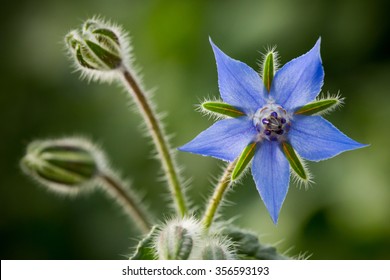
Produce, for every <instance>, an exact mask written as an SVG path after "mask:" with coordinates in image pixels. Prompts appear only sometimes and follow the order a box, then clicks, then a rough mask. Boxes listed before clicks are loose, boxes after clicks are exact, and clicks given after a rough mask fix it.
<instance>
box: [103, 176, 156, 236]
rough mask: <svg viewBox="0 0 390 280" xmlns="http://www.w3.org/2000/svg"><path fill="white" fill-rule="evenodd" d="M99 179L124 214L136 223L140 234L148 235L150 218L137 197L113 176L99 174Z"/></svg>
mask: <svg viewBox="0 0 390 280" xmlns="http://www.w3.org/2000/svg"><path fill="white" fill-rule="evenodd" d="M99 178H100V180H101V181H102V184H103V185H104V186H105V187H106V188H107V191H109V193H110V194H111V195H112V196H113V198H115V199H117V200H118V202H119V205H121V206H122V207H123V209H124V210H125V212H126V214H128V215H129V216H130V217H131V218H132V219H133V220H134V221H135V222H136V223H137V225H138V227H139V228H140V230H141V231H142V233H148V232H149V231H150V229H151V222H150V218H149V215H148V214H147V213H146V210H145V209H144V207H142V206H141V203H140V202H139V199H138V197H137V196H136V195H135V194H134V193H132V192H131V191H130V190H129V189H128V188H126V186H124V185H123V183H122V182H121V181H120V180H119V179H118V178H116V177H115V175H113V174H100V175H99Z"/></svg>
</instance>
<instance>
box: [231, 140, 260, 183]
mask: <svg viewBox="0 0 390 280" xmlns="http://www.w3.org/2000/svg"><path fill="white" fill-rule="evenodd" d="M256 144H257V143H255V142H254V143H251V144H249V145H248V146H246V148H245V149H244V151H243V152H242V153H241V155H240V157H239V158H238V160H237V164H236V166H235V167H234V169H233V172H232V181H234V180H236V179H237V178H238V177H239V176H240V175H241V174H242V172H243V171H244V170H245V168H246V167H247V166H248V164H249V163H250V162H251V160H252V158H253V156H254V154H255V150H256Z"/></svg>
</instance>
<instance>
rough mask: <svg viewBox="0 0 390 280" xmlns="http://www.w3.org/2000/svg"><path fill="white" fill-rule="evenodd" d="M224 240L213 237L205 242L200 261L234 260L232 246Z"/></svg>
mask: <svg viewBox="0 0 390 280" xmlns="http://www.w3.org/2000/svg"><path fill="white" fill-rule="evenodd" d="M230 243H231V242H229V241H228V240H226V239H218V238H217V237H213V238H211V239H209V240H207V241H206V242H205V245H204V247H203V248H202V250H201V259H202V260H234V259H235V257H234V256H235V254H234V252H233V251H232V249H231V248H232V247H233V246H232V244H230Z"/></svg>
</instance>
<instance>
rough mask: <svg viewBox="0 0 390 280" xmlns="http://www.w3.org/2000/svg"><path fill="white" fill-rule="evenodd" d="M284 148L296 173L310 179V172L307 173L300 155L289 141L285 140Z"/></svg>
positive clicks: (304, 178)
mask: <svg viewBox="0 0 390 280" xmlns="http://www.w3.org/2000/svg"><path fill="white" fill-rule="evenodd" d="M282 148H283V152H284V155H285V156H286V158H287V160H288V162H289V163H290V166H291V168H292V169H293V170H294V171H295V173H296V174H297V175H298V176H299V177H300V178H302V179H303V180H305V181H306V180H308V174H307V173H306V170H305V167H304V165H303V164H302V162H301V160H300V158H299V157H298V155H297V154H296V153H295V151H294V149H293V147H292V146H291V145H290V144H289V143H287V142H283V143H282Z"/></svg>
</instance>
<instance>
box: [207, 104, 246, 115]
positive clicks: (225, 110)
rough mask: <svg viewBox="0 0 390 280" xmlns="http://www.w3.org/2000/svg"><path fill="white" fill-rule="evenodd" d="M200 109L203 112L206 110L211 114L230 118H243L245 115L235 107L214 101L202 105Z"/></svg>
mask: <svg viewBox="0 0 390 280" xmlns="http://www.w3.org/2000/svg"><path fill="white" fill-rule="evenodd" d="M202 107H203V109H205V110H208V111H210V112H213V113H217V114H220V115H225V116H229V117H232V118H237V117H241V116H244V115H245V114H244V113H243V112H241V111H240V110H238V109H237V108H236V107H234V106H232V105H229V104H227V103H223V102H216V101H206V102H204V103H202Z"/></svg>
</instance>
